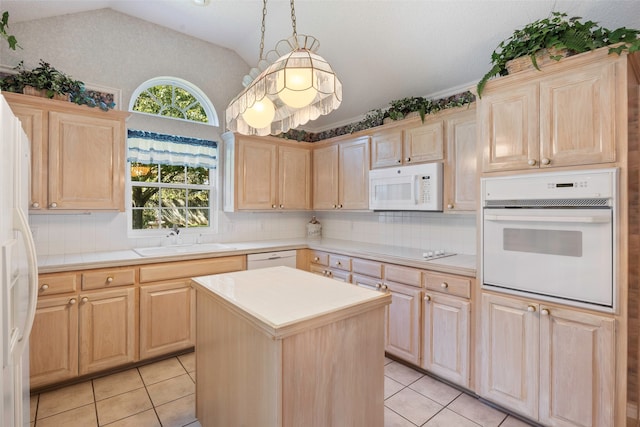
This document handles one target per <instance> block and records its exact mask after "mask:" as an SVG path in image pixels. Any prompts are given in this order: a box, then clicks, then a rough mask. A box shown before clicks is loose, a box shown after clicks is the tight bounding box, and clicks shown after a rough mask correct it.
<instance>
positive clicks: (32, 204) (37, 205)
mask: <svg viewBox="0 0 640 427" xmlns="http://www.w3.org/2000/svg"><path fill="white" fill-rule="evenodd" d="M31 207H32V208H36V209H37V208H39V207H40V203H38V202H33V203H31Z"/></svg>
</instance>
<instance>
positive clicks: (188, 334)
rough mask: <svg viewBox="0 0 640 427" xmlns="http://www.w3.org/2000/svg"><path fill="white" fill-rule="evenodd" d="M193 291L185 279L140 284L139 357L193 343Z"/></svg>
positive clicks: (185, 346)
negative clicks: (145, 284) (146, 284)
mask: <svg viewBox="0 0 640 427" xmlns="http://www.w3.org/2000/svg"><path fill="white" fill-rule="evenodd" d="M194 331H195V292H194V291H193V290H192V289H191V286H190V281H189V280H186V281H185V280H181V281H175V282H169V283H162V284H157V285H148V286H142V287H141V288H140V359H149V358H152V357H155V356H161V355H163V354H168V353H171V352H173V351H178V350H182V349H185V348H189V347H193V345H194V343H195V334H194Z"/></svg>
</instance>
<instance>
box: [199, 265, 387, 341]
mask: <svg viewBox="0 0 640 427" xmlns="http://www.w3.org/2000/svg"><path fill="white" fill-rule="evenodd" d="M192 283H193V284H194V287H195V288H196V290H199V291H208V292H211V293H213V294H215V295H216V296H217V297H219V298H220V299H221V300H224V302H225V304H226V305H227V306H229V307H233V308H234V309H238V310H239V311H241V312H242V315H243V316H244V317H245V318H247V319H248V320H250V321H252V322H253V323H255V324H258V325H259V326H260V327H261V329H263V330H265V331H266V332H268V333H270V334H271V335H272V336H274V337H282V336H284V335H287V334H290V333H293V332H294V331H299V330H300V329H301V328H305V327H308V326H309V324H310V323H313V325H314V326H318V324H319V323H324V321H323V320H322V319H327V321H334V320H335V319H336V317H341V316H342V315H343V314H345V313H351V312H353V309H355V308H356V306H357V310H358V311H360V310H369V309H371V308H372V307H373V306H376V305H385V304H389V303H390V302H391V297H390V295H389V294H385V293H381V292H378V291H373V290H369V289H364V288H361V287H358V286H354V285H348V284H345V283H342V282H339V281H336V280H332V279H329V278H326V277H322V276H319V275H316V274H311V273H308V272H306V271H303V270H297V269H295V268H290V267H271V268H263V269H259V270H246V271H237V272H232V273H224V274H215V275H211V276H200V277H195V278H193V282H192Z"/></svg>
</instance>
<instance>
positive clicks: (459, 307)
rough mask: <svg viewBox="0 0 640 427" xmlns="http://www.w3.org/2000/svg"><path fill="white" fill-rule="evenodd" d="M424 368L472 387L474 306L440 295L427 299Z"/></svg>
mask: <svg viewBox="0 0 640 427" xmlns="http://www.w3.org/2000/svg"><path fill="white" fill-rule="evenodd" d="M422 307H423V311H422V312H423V319H424V320H423V323H422V331H423V341H422V345H423V351H422V365H421V366H422V367H423V368H424V369H426V370H427V371H430V372H433V373H434V374H436V375H438V376H440V377H442V378H445V379H447V380H449V381H451V382H453V383H456V384H459V385H461V386H463V387H469V381H470V377H469V360H470V347H469V339H470V330H471V323H470V313H471V303H469V302H468V301H465V300H463V299H460V298H452V297H448V296H444V295H439V294H437V293H428V294H425V296H424V298H423V306H422Z"/></svg>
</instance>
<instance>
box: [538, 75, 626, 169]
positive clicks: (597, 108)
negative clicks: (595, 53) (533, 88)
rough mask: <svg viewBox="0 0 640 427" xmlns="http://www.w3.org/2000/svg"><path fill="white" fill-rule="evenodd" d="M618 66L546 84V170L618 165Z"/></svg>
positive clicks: (543, 97) (543, 125)
mask: <svg viewBox="0 0 640 427" xmlns="http://www.w3.org/2000/svg"><path fill="white" fill-rule="evenodd" d="M615 67H616V64H615V63H612V62H608V63H605V64H604V65H602V64H595V65H592V66H589V67H582V68H579V69H572V70H571V71H569V72H565V73H562V74H560V75H558V76H557V77H551V78H546V79H543V80H542V81H541V82H540V141H541V142H540V143H541V157H540V167H542V168H544V167H553V166H566V165H584V164H590V163H604V162H613V161H615V154H616V153H615V149H616V147H615V140H616V129H615V128H616V127H615V114H616V69H615Z"/></svg>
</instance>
